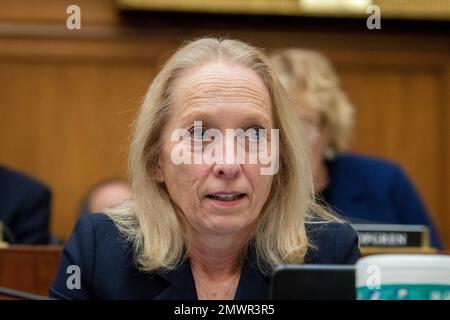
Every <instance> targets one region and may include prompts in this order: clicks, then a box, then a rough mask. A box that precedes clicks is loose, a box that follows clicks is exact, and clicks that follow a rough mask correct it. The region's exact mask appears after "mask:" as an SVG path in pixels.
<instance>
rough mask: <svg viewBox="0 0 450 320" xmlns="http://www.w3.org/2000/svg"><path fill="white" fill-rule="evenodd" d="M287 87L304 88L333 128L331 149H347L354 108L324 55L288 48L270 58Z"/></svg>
mask: <svg viewBox="0 0 450 320" xmlns="http://www.w3.org/2000/svg"><path fill="white" fill-rule="evenodd" d="M270 60H271V63H272V66H273V68H274V70H275V71H276V72H277V75H278V77H279V79H280V81H281V83H282V84H283V85H284V87H285V88H286V90H289V91H290V90H298V89H302V90H305V92H306V93H307V95H308V98H309V99H310V100H312V101H311V102H312V104H313V106H314V107H316V108H318V109H319V111H320V112H321V114H322V115H323V117H324V120H325V121H324V123H325V125H326V126H328V128H329V129H330V141H329V146H328V147H329V148H331V150H332V151H334V152H335V153H339V152H342V151H344V150H345V149H346V147H347V144H348V141H349V138H350V135H351V131H352V128H353V115H354V108H353V105H352V104H351V103H350V102H349V100H348V98H347V96H346V94H345V93H344V91H343V90H342V89H341V87H340V84H339V78H338V76H337V74H336V72H335V71H334V68H333V66H332V65H331V63H330V62H329V60H328V59H327V58H326V57H325V56H324V55H322V54H320V53H318V52H316V51H312V50H305V49H285V50H282V51H279V52H277V53H275V54H273V55H272V56H271V57H270Z"/></svg>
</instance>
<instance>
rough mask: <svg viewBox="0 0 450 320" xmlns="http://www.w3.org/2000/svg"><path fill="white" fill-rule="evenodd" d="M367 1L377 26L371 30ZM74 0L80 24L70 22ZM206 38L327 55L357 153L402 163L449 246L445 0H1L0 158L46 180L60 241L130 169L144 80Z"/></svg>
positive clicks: (449, 59) (449, 4) (449, 48)
mask: <svg viewBox="0 0 450 320" xmlns="http://www.w3.org/2000/svg"><path fill="white" fill-rule="evenodd" d="M336 3H338V5H337V4H336ZM371 3H372V4H375V5H378V6H379V8H381V29H369V28H368V27H367V18H368V17H369V16H370V15H371V13H367V11H366V8H367V6H368V5H369V4H371ZM72 4H76V5H77V6H78V7H79V8H80V18H81V20H80V21H81V24H80V27H81V29H73V30H71V29H68V28H67V24H66V23H67V19H68V18H69V17H70V16H71V13H72V11H70V12H69V13H67V11H66V10H67V8H68V7H69V6H70V5H72ZM208 35H213V36H224V37H230V38H238V39H241V40H244V41H248V42H250V43H252V44H255V45H257V46H259V47H262V48H264V49H265V50H266V51H267V52H268V53H270V52H272V51H274V50H276V49H280V48H286V47H302V48H310V49H315V50H318V51H320V52H321V53H323V54H325V55H326V56H327V57H328V58H330V60H331V61H332V63H333V64H334V65H335V67H336V69H337V71H338V74H339V75H340V77H341V80H342V86H343V88H344V90H345V91H346V92H347V94H348V96H349V98H350V100H351V102H352V103H353V104H354V105H355V108H356V119H355V120H356V127H355V131H354V138H353V140H352V144H351V150H352V151H355V152H359V153H363V154H367V155H371V156H377V157H382V158H385V159H390V160H394V161H396V162H397V163H398V164H400V165H401V166H402V167H403V168H404V170H405V171H406V172H407V174H408V175H409V177H410V179H411V180H412V182H413V183H414V184H415V186H416V188H417V190H418V191H419V193H420V194H421V196H422V198H423V200H424V202H425V204H426V206H427V208H428V210H429V212H430V214H431V215H432V217H433V219H434V221H435V224H436V226H437V228H438V230H439V231H440V234H441V237H442V240H443V242H444V245H445V247H446V248H450V202H449V199H450V186H449V182H450V1H448V0H434V1H433V0H429V1H425V0H424V1H420V0H417V1H413V0H411V1H406V0H391V1H387V0H384V1H383V0H380V1H375V0H374V1H331V0H327V1H312V0H310V1H300V0H279V1H277V0H247V1H246V0H240V1H237V0H231V1H226V0H222V1H219V0H218V1H211V0H210V1H208V0H202V1H199V0H195V1H194V0H189V1H169V0H167V1H152V0H140V1H137V0H135V1H132V0H129V1H126V0H123V1H114V0H77V1H65V0H59V1H58V0H37V1H33V0H17V1H0V150H1V151H0V164H1V165H3V166H6V167H9V168H12V169H15V170H18V171H21V172H23V173H25V174H27V175H30V176H33V177H36V178H38V179H39V180H40V181H42V182H44V183H45V184H46V185H47V186H49V188H50V189H51V191H52V207H51V213H52V216H51V231H52V234H53V235H54V236H56V237H58V238H60V239H67V237H68V236H69V235H70V232H71V230H72V228H73V225H74V222H75V221H76V219H77V216H78V213H77V206H78V203H79V201H80V199H81V198H82V197H83V196H84V194H85V193H86V191H87V190H88V189H89V188H90V187H91V186H92V185H94V184H96V183H97V182H98V181H101V180H103V179H108V178H110V177H126V158H127V146H128V143H129V138H130V134H131V125H132V121H133V119H134V117H135V115H136V111H137V108H138V106H139V104H140V102H141V100H142V97H143V95H144V94H145V92H146V89H147V87H148V86H149V84H150V82H151V81H152V79H153V77H154V76H155V75H156V73H157V72H158V70H159V67H160V66H161V65H162V64H163V63H164V61H165V60H166V59H167V58H168V57H169V56H170V55H171V53H173V52H174V50H175V49H176V48H177V47H179V46H180V44H181V43H182V42H183V41H185V40H190V39H193V38H196V37H201V36H208Z"/></svg>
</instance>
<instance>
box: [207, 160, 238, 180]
mask: <svg viewBox="0 0 450 320" xmlns="http://www.w3.org/2000/svg"><path fill="white" fill-rule="evenodd" d="M239 171H241V165H240V164H239V163H237V162H235V163H223V164H215V165H214V167H213V174H214V175H215V176H216V177H219V178H226V179H231V178H234V177H236V176H237V175H238V174H239Z"/></svg>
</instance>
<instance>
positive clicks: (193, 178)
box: [163, 162, 209, 208]
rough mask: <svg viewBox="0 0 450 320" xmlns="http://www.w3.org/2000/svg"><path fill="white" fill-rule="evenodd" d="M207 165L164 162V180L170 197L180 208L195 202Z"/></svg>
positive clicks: (206, 171) (206, 173) (205, 175)
mask: <svg viewBox="0 0 450 320" xmlns="http://www.w3.org/2000/svg"><path fill="white" fill-rule="evenodd" d="M208 171H209V169H208V167H207V166H202V165H190V164H186V165H175V164H173V163H171V162H169V163H166V164H165V166H164V168H163V176H164V181H165V183H166V186H167V189H168V191H169V193H170V195H171V198H172V199H174V200H175V202H176V203H177V205H179V206H180V207H181V208H186V207H188V206H190V205H193V204H195V203H197V201H196V200H197V199H198V196H199V194H200V190H199V189H200V188H201V186H202V184H203V181H204V180H205V179H206V177H207V175H208Z"/></svg>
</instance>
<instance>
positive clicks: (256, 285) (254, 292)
mask: <svg viewBox="0 0 450 320" xmlns="http://www.w3.org/2000/svg"><path fill="white" fill-rule="evenodd" d="M269 281H270V278H269V277H268V276H264V275H263V274H262V273H261V272H260V271H259V269H258V267H257V264H256V254H255V252H254V250H252V249H250V251H249V253H248V255H247V257H246V259H245V262H244V266H243V268H242V272H241V278H240V279H239V284H238V287H237V290H236V295H235V297H234V299H235V300H267V299H269Z"/></svg>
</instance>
